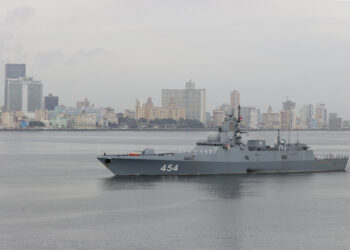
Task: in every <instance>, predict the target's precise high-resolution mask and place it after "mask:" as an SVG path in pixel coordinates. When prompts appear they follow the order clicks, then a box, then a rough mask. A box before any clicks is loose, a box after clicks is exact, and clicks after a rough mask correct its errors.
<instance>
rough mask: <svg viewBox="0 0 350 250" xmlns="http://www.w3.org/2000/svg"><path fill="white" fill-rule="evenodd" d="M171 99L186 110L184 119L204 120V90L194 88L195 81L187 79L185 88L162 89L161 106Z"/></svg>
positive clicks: (165, 105) (167, 103)
mask: <svg viewBox="0 0 350 250" xmlns="http://www.w3.org/2000/svg"><path fill="white" fill-rule="evenodd" d="M171 100H173V102H174V103H175V104H176V106H177V107H179V108H181V109H184V110H185V111H186V119H192V120H198V121H200V122H202V123H205V121H206V90H205V89H196V88H195V83H194V82H193V81H189V82H187V83H186V88H185V89H163V90H162V108H166V107H167V106H168V105H169V103H171Z"/></svg>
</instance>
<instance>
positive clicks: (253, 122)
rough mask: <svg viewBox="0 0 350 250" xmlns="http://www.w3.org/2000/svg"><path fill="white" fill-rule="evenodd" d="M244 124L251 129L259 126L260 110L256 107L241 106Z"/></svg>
mask: <svg viewBox="0 0 350 250" xmlns="http://www.w3.org/2000/svg"><path fill="white" fill-rule="evenodd" d="M241 116H242V124H243V126H244V127H246V128H249V129H257V128H258V110H257V109H256V108H254V107H242V108H241Z"/></svg>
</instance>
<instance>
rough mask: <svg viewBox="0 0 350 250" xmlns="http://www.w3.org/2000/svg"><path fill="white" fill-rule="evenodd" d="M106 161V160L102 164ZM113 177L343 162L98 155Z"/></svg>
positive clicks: (330, 166) (310, 168)
mask: <svg viewBox="0 0 350 250" xmlns="http://www.w3.org/2000/svg"><path fill="white" fill-rule="evenodd" d="M106 159H107V161H106ZM98 160H99V161H100V162H101V163H103V164H104V165H105V166H106V167H107V168H108V169H109V170H110V171H111V172H112V173H113V174H115V175H230V174H248V173H298V172H327V171H345V168H346V165H347V162H348V160H347V159H327V160H302V161H270V162H268V161H264V162H247V161H246V162H221V161H209V162H208V161H188V160H158V159H135V158H133V159H132V158H111V157H105V156H99V157H98Z"/></svg>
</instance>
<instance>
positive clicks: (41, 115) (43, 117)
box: [35, 109, 49, 122]
mask: <svg viewBox="0 0 350 250" xmlns="http://www.w3.org/2000/svg"><path fill="white" fill-rule="evenodd" d="M35 120H36V121H40V122H46V121H48V120H49V111H48V110H47V109H38V110H36V111H35Z"/></svg>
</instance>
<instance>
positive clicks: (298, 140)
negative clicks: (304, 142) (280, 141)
mask: <svg viewBox="0 0 350 250" xmlns="http://www.w3.org/2000/svg"><path fill="white" fill-rule="evenodd" d="M297 144H299V129H298V130H297Z"/></svg>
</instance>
